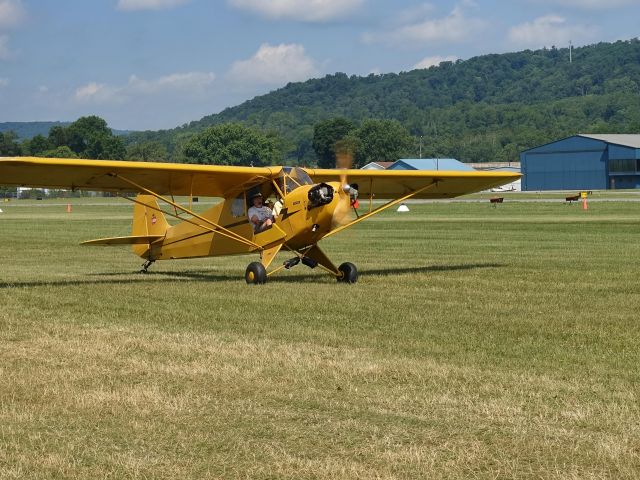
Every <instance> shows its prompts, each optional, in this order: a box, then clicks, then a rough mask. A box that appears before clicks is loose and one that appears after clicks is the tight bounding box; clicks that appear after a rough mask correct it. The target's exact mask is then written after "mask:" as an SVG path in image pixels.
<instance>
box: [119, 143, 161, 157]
mask: <svg viewBox="0 0 640 480" xmlns="http://www.w3.org/2000/svg"><path fill="white" fill-rule="evenodd" d="M167 157H168V152H167V147H165V146H164V145H163V144H162V143H160V142H142V143H134V144H132V145H129V146H128V147H127V155H126V158H127V159H128V160H141V161H143V162H166V161H167Z"/></svg>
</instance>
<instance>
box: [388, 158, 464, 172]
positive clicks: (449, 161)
mask: <svg viewBox="0 0 640 480" xmlns="http://www.w3.org/2000/svg"><path fill="white" fill-rule="evenodd" d="M387 170H454V171H458V172H460V171H462V172H470V171H473V168H471V167H470V166H468V165H465V164H464V163H462V162H460V161H459V160H456V159H455V158H401V159H400V160H398V161H397V162H394V164H393V165H391V166H390V167H388V168H387Z"/></svg>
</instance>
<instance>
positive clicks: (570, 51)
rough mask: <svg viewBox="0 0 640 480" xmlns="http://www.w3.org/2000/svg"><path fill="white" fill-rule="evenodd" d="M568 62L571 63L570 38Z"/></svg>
mask: <svg viewBox="0 0 640 480" xmlns="http://www.w3.org/2000/svg"><path fill="white" fill-rule="evenodd" d="M569 63H571V40H569Z"/></svg>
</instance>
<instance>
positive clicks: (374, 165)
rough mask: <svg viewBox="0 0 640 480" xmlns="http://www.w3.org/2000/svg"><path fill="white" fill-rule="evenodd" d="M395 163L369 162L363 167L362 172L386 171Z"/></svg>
mask: <svg viewBox="0 0 640 480" xmlns="http://www.w3.org/2000/svg"><path fill="white" fill-rule="evenodd" d="M394 163H395V162H369V163H367V164H366V165H365V166H364V167H362V170H386V169H387V168H389V167H390V166H391V165H393V164H394Z"/></svg>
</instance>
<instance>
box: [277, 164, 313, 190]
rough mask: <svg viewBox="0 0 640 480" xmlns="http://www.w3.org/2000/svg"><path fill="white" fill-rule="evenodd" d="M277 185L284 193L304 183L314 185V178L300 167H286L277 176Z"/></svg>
mask: <svg viewBox="0 0 640 480" xmlns="http://www.w3.org/2000/svg"><path fill="white" fill-rule="evenodd" d="M276 185H278V188H279V189H280V190H281V191H282V193H283V194H284V195H287V194H288V193H289V192H292V191H293V190H295V189H296V188H298V187H301V186H303V185H313V180H311V177H310V176H309V175H308V174H307V172H305V171H304V170H303V169H301V168H299V167H284V168H283V169H282V173H281V174H280V175H279V176H278V177H277V178H276Z"/></svg>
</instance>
